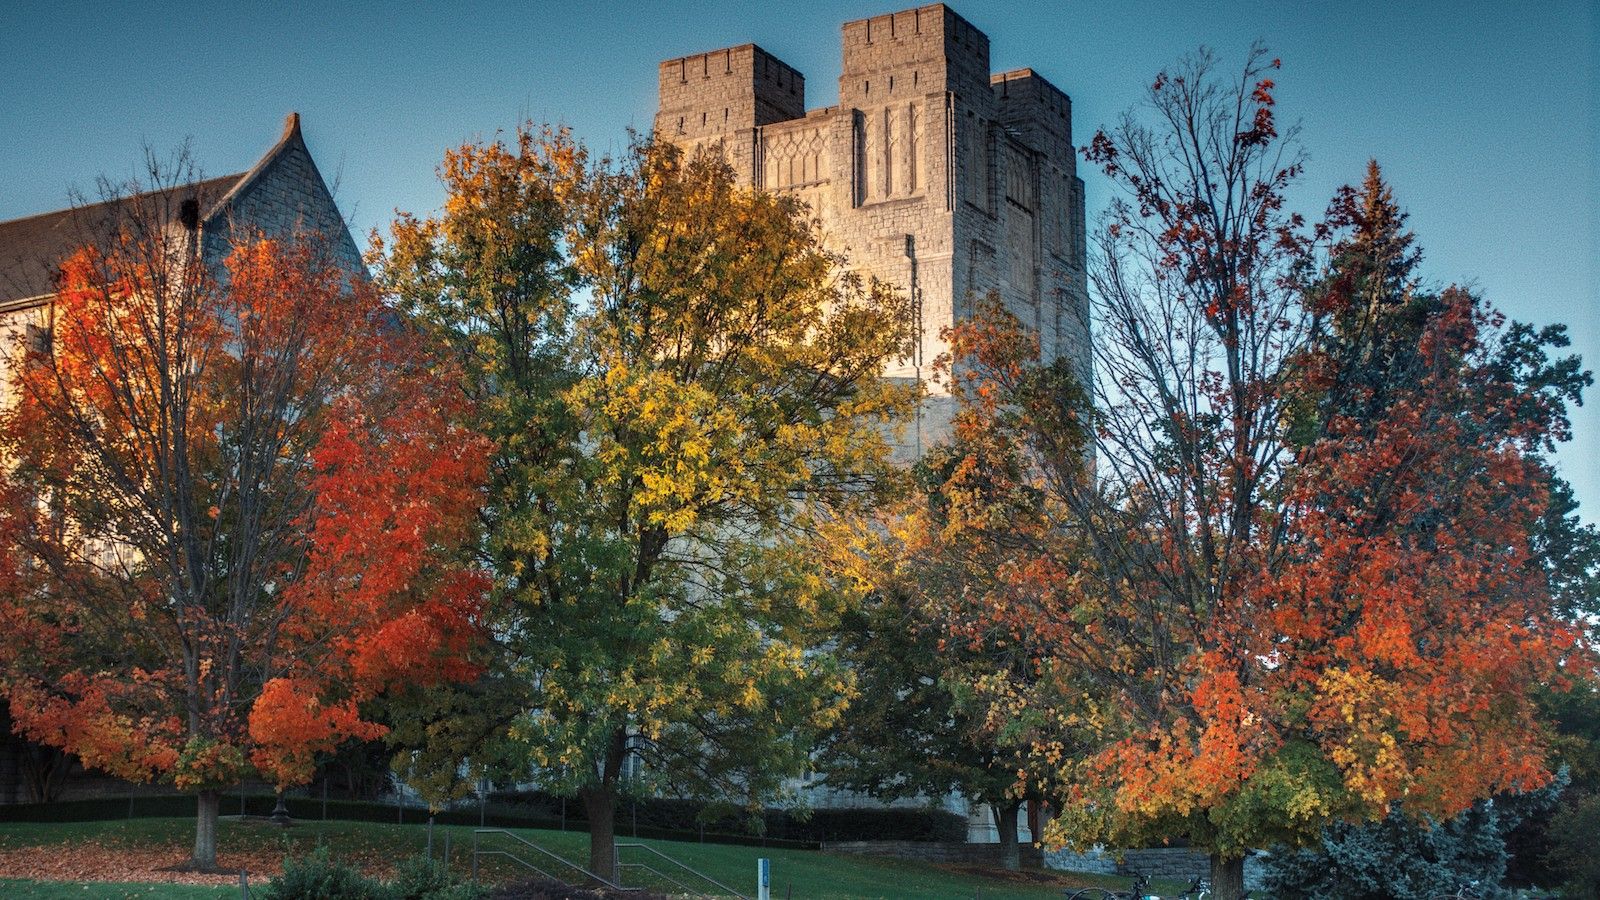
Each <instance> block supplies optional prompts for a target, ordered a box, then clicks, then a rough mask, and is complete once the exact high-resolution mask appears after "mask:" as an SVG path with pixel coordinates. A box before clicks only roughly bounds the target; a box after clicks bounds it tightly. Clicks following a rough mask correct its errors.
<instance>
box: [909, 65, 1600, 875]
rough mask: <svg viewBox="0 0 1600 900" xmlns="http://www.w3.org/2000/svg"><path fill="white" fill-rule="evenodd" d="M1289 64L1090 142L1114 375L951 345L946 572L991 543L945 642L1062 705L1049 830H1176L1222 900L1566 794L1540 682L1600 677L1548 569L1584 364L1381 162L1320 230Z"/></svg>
mask: <svg viewBox="0 0 1600 900" xmlns="http://www.w3.org/2000/svg"><path fill="white" fill-rule="evenodd" d="M1275 67H1276V63H1275V61H1272V62H1269V61H1268V59H1267V57H1265V56H1264V55H1262V54H1261V53H1260V52H1259V51H1258V52H1257V53H1255V54H1253V55H1252V57H1251V58H1250V60H1249V62H1248V63H1247V65H1246V67H1245V69H1244V71H1243V73H1242V77H1238V78H1236V79H1223V78H1220V77H1219V76H1218V75H1217V73H1216V72H1215V71H1214V68H1213V64H1212V61H1211V59H1210V57H1209V56H1206V55H1204V54H1202V55H1201V56H1200V57H1197V58H1195V59H1193V60H1191V61H1190V63H1188V64H1186V65H1185V66H1183V67H1182V68H1181V69H1179V70H1178V71H1176V72H1174V73H1172V74H1170V75H1162V76H1160V77H1159V78H1158V79H1157V80H1156V81H1155V83H1154V85H1153V86H1152V88H1151V90H1150V111H1152V112H1154V113H1155V115H1154V117H1153V120H1152V123H1148V124H1147V122H1146V120H1145V119H1143V118H1141V117H1138V116H1135V115H1130V117H1129V118H1127V119H1125V120H1124V122H1123V123H1122V125H1121V127H1119V128H1117V129H1115V130H1114V131H1111V132H1109V133H1100V134H1097V135H1096V137H1095V139H1094V142H1093V144H1092V145H1091V147H1090V149H1089V150H1088V152H1087V156H1088V157H1089V159H1090V160H1091V161H1093V162H1096V163H1098V164H1100V165H1101V166H1102V167H1103V169H1104V170H1105V171H1106V173H1107V174H1108V176H1109V177H1110V178H1111V179H1112V180H1113V182H1114V183H1115V184H1117V185H1118V186H1119V187H1120V188H1122V189H1123V190H1124V191H1125V195H1124V199H1122V200H1120V201H1118V202H1117V203H1116V204H1115V205H1114V206H1113V209H1112V210H1111V213H1110V216H1109V221H1108V223H1107V228H1106V229H1105V231H1104V232H1103V234H1102V236H1101V241H1100V260H1099V265H1098V266H1097V269H1096V271H1095V273H1094V274H1095V279H1094V280H1095V288H1096V290H1095V297H1094V302H1095V305H1096V315H1097V319H1096V324H1097V326H1098V329H1099V330H1098V333H1097V335H1096V342H1095V354H1096V355H1095V368H1096V373H1095V374H1096V378H1095V381H1094V383H1093V384H1090V385H1081V384H1078V383H1077V382H1076V380H1075V378H1074V377H1073V373H1072V372H1071V371H1070V370H1069V369H1068V368H1067V367H1066V366H1064V365H1056V366H1049V367H1042V366H1040V365H1038V363H1037V361H1036V359H1035V355H1036V351H1035V350H1034V349H1033V345H1032V343H1031V342H1030V341H1028V340H1026V339H1025V332H1023V331H1022V330H1021V326H1020V325H1019V324H1018V323H1017V322H1015V321H1014V320H1012V319H1010V318H1009V317H1007V316H1005V315H1004V313H1003V312H1002V311H999V310H991V312H990V314H989V315H987V316H982V317H979V318H978V319H977V320H974V321H972V322H968V323H964V324H963V325H961V326H959V327H958V328H957V329H955V331H954V333H953V334H952V337H951V346H952V348H953V350H954V351H955V353H956V354H957V356H958V359H957V360H956V363H957V365H956V366H955V367H954V368H955V372H956V373H957V387H958V397H959V398H960V399H961V400H962V403H963V409H964V412H963V416H964V417H965V418H964V419H963V422H964V423H965V430H964V432H961V433H959V434H958V436H960V435H961V434H964V435H965V438H964V440H965V444H966V446H967V449H966V450H964V451H963V452H964V453H965V454H966V461H965V462H958V464H957V465H954V466H952V467H950V469H949V471H950V476H949V477H948V479H947V480H946V482H945V483H944V484H943V485H940V486H938V488H937V490H938V493H939V495H940V498H941V502H942V503H945V504H947V505H948V506H949V511H948V512H945V513H943V514H942V516H941V521H943V522H946V523H950V524H948V525H946V526H945V534H944V535H942V536H941V538H940V541H939V544H938V546H937V547H934V548H933V550H932V552H938V553H954V554H966V555H968V556H971V555H972V554H974V553H982V554H985V555H986V556H985V558H984V559H983V560H982V564H981V565H978V566H968V567H967V568H968V569H969V570H972V571H979V572H981V573H982V574H983V577H982V578H981V579H979V580H977V581H976V582H974V583H972V584H970V585H968V586H967V588H964V590H963V592H961V593H959V594H953V595H952V599H951V601H950V602H949V603H948V604H947V609H948V611H947V614H946V618H947V623H948V627H949V628H950V630H951V631H952V632H953V633H954V634H955V635H957V636H958V637H961V636H967V637H968V639H969V640H974V641H975V640H979V639H993V637H994V636H997V635H998V636H1002V637H1004V638H1006V639H1009V640H1012V641H1017V642H1020V643H1021V644H1023V645H1024V646H1026V647H1028V648H1029V650H1030V652H1031V654H1032V655H1033V657H1034V658H1035V660H1036V662H1035V665H1033V666H1032V667H1031V668H1026V669H1023V670H1021V671H1022V672H1023V673H1024V674H1025V676H1026V679H1025V680H1024V681H1023V682H1019V683H1013V684H1010V685H1005V684H1002V685H999V686H998V687H997V688H996V691H997V697H998V700H999V702H1001V703H1003V704H1004V703H1015V702H1017V701H1018V699H1019V698H1020V699H1022V700H1025V701H1026V702H1027V703H1028V704H1030V705H1032V706H1034V707H1037V706H1040V705H1044V706H1047V707H1048V709H1047V710H1045V713H1044V714H1040V715H1036V716H1035V721H1036V725H1037V727H1036V728H1035V729H1034V731H1033V732H1032V734H1031V735H1030V737H1029V740H1031V741H1032V742H1033V744H1034V746H1033V752H1032V757H1033V758H1034V759H1035V760H1039V761H1041V763H1040V765H1039V766H1038V770H1039V771H1037V772H1036V773H1034V775H1035V777H1036V778H1037V779H1038V781H1039V782H1040V783H1041V784H1042V785H1044V786H1045V787H1046V788H1047V789H1048V790H1049V791H1050V792H1051V793H1053V794H1054V795H1055V796H1056V797H1057V798H1058V799H1059V800H1060V801H1061V805H1062V809H1061V815H1060V817H1059V818H1058V820H1057V821H1056V823H1055V825H1054V831H1053V834H1054V836H1055V837H1056V838H1057V839H1064V840H1068V841H1071V842H1073V843H1076V844H1080V845H1087V844H1094V843H1105V844H1108V845H1111V846H1117V847H1131V846H1140V845H1145V844H1149V843H1155V842H1162V841H1166V840H1171V839H1179V838H1181V839H1186V840H1187V841H1189V842H1190V844H1191V845H1192V846H1195V847H1197V848H1201V849H1204V850H1206V851H1208V852H1209V853H1210V854H1211V855H1212V873H1213V880H1214V888H1215V891H1216V895H1217V896H1218V897H1219V898H1229V900H1233V898H1237V897H1240V896H1242V893H1243V884H1242V873H1243V865H1242V860H1243V857H1244V855H1245V854H1246V853H1247V851H1248V850H1249V849H1250V848H1253V847H1265V846H1271V845H1275V844H1279V843H1286V844H1290V845H1295V844H1301V843H1306V842H1310V841H1313V840H1315V839H1316V838H1317V837H1318V835H1319V834H1320V831H1321V829H1322V827H1323V826H1324V825H1326V824H1328V823H1331V822H1334V821H1341V820H1342V821H1367V820H1374V819H1380V818H1382V817H1383V816H1384V815H1386V814H1387V813H1388V811H1389V810H1390V809H1391V808H1393V807H1395V806H1396V805H1397V804H1398V805H1399V807H1400V808H1401V809H1403V810H1404V811H1405V812H1406V813H1408V814H1411V815H1415V816H1421V815H1424V814H1426V815H1431V816H1434V817H1436V818H1442V817H1448V816H1451V815H1454V814H1456V813H1458V812H1461V811H1462V810H1464V809H1465V808H1467V806H1469V805H1470V804H1471V803H1472V802H1473V801H1474V800H1477V799H1480V798H1483V797H1486V796H1490V795H1493V794H1495V793H1498V792H1505V791H1515V790H1527V789H1530V788H1533V787H1536V786H1538V785H1540V784H1542V783H1543V782H1544V781H1545V780H1547V779H1548V777H1549V773H1548V771H1547V767H1546V763H1545V752H1544V750H1545V748H1544V743H1543V739H1542V729H1541V728H1540V727H1539V724H1538V721H1537V718H1536V712H1537V709H1536V704H1535V697H1536V694H1537V693H1538V691H1539V690H1540V689H1541V687H1542V686H1557V687H1559V686H1560V684H1561V683H1562V681H1563V678H1564V677H1565V673H1566V672H1567V671H1570V670H1571V669H1572V668H1574V667H1573V666H1572V662H1573V660H1574V659H1580V660H1585V661H1586V662H1584V664H1583V665H1579V666H1577V667H1576V668H1579V669H1584V668H1592V666H1593V661H1592V656H1588V655H1587V650H1586V649H1585V648H1584V646H1583V644H1582V638H1581V635H1580V629H1579V627H1578V626H1577V625H1575V624H1574V623H1572V622H1571V621H1567V620H1565V619H1564V618H1563V617H1562V616H1561V615H1560V614H1559V605H1560V604H1559V603H1558V602H1557V599H1556V597H1555V596H1554V591H1553V585H1552V583H1551V580H1550V577H1551V576H1550V573H1549V569H1548V567H1547V566H1546V565H1545V564H1544V561H1543V560H1541V559H1540V558H1539V553H1538V541H1539V535H1540V533H1541V529H1542V528H1543V525H1542V520H1543V519H1544V515H1545V510H1546V505H1547V499H1548V497H1547V494H1548V485H1549V484H1550V471H1549V467H1548V463H1547V461H1546V459H1545V455H1546V454H1547V453H1548V451H1549V450H1550V449H1551V448H1552V447H1553V445H1554V443H1555V442H1557V441H1559V440H1561V439H1562V438H1563V437H1564V436H1565V434H1566V431H1567V423H1566V419H1565V409H1566V406H1567V405H1568V404H1569V403H1573V402H1577V401H1578V399H1579V396H1580V391H1581V389H1582V387H1584V386H1585V385H1586V384H1587V383H1588V382H1589V376H1588V375H1587V373H1584V372H1582V371H1581V369H1580V368H1579V367H1578V363H1577V361H1576V360H1575V359H1573V358H1552V357H1551V355H1550V353H1549V351H1550V350H1551V349H1552V348H1558V347H1560V346H1562V345H1563V343H1564V342H1563V340H1562V335H1561V332H1560V329H1559V327H1554V328H1549V329H1544V330H1534V329H1532V328H1529V327H1528V326H1523V325H1517V324H1507V323H1505V322H1504V321H1503V320H1502V319H1501V318H1500V317H1499V316H1497V315H1495V314H1494V313H1492V312H1491V311H1489V310H1488V309H1487V307H1485V306H1484V305H1483V304H1482V303H1481V302H1480V301H1478V300H1477V299H1475V298H1474V297H1473V296H1471V295H1470V294H1469V293H1467V292H1465V291H1462V290H1458V289H1450V290H1445V291H1442V292H1428V291H1424V290H1421V289H1419V288H1418V287H1417V285H1416V274H1415V266H1416V263H1417V254H1416V252H1415V251H1414V250H1411V249H1410V247H1409V245H1410V236H1409V234H1407V233H1405V232H1404V230H1403V227H1402V225H1403V222H1404V216H1403V214H1401V213H1400V211H1399V209H1398V207H1396V206H1395V205H1394V203H1393V201H1392V197H1391V196H1390V192H1389V189H1388V187H1387V186H1386V185H1385V184H1384V183H1383V182H1382V179H1381V177H1380V176H1379V174H1378V173H1377V171H1376V169H1374V170H1373V171H1372V172H1371V173H1370V175H1369V179H1368V181H1367V183H1366V185H1365V186H1364V187H1363V188H1361V189H1351V190H1347V191H1344V192H1342V193H1341V194H1340V196H1339V198H1338V199H1337V200H1336V202H1335V204H1334V208H1333V210H1332V214H1331V215H1330V217H1329V219H1328V220H1327V223H1326V224H1325V225H1324V226H1323V227H1321V228H1319V229H1316V230H1310V229H1305V228H1304V227H1303V226H1302V223H1301V221H1300V220H1299V218H1298V217H1296V216H1294V215H1293V214H1291V213H1290V212H1288V211H1287V210H1286V208H1285V205H1284V199H1283V192H1284V189H1285V187H1286V186H1287V185H1288V184H1289V182H1290V181H1291V180H1292V179H1293V177H1294V176H1295V174H1296V172H1297V171H1298V162H1297V157H1296V156H1295V153H1294V150H1293V149H1292V147H1288V148H1286V147H1285V146H1284V145H1283V143H1282V141H1281V138H1280V135H1279V132H1278V128H1277V125H1276V124H1275V118H1274V108H1273V106H1274V100H1273V84H1272V80H1271V78H1270V77H1269V76H1270V74H1271V69H1273V68H1275ZM1319 239H1321V240H1319ZM1324 248H1325V249H1326V250H1327V254H1326V256H1325V257H1323V256H1319V255H1318V254H1317V253H1316V252H1315V251H1317V250H1319V249H1324ZM968 420H970V421H968ZM958 447H959V444H958ZM997 450H998V452H997ZM1012 457H1015V458H1016V459H1017V460H1018V462H1017V463H1015V464H1012V465H1007V466H997V465H995V464H993V462H992V461H993V460H994V459H1008V458H1012ZM952 529H957V530H959V531H965V532H967V534H964V535H961V534H958V533H957V534H952ZM953 538H959V539H953ZM991 573H992V574H991ZM972 588H977V589H976V590H973V589H972ZM1036 712H1037V710H1036Z"/></svg>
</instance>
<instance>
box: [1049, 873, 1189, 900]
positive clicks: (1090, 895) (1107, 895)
mask: <svg viewBox="0 0 1600 900" xmlns="http://www.w3.org/2000/svg"><path fill="white" fill-rule="evenodd" d="M1062 893H1066V891H1062ZM1210 897H1211V882H1209V881H1207V880H1206V879H1204V878H1196V879H1194V880H1193V881H1190V882H1189V886H1188V887H1186V888H1184V889H1183V892H1182V893H1180V894H1178V895H1177V896H1176V897H1175V898H1174V900H1209V898H1210ZM1069 898H1070V900H1160V896H1159V895H1158V894H1154V893H1151V891H1150V876H1148V875H1143V874H1140V873H1138V872H1135V873H1133V884H1131V885H1129V886H1128V889H1127V890H1125V891H1113V890H1107V889H1106V888H1083V889H1081V890H1079V891H1077V892H1076V893H1073V894H1070V895H1069Z"/></svg>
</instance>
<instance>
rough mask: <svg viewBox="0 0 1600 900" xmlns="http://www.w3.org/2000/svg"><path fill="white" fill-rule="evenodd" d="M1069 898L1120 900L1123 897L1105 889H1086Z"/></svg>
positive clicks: (1077, 899)
mask: <svg viewBox="0 0 1600 900" xmlns="http://www.w3.org/2000/svg"><path fill="white" fill-rule="evenodd" d="M1069 897H1070V900H1120V898H1121V897H1122V895H1121V894H1118V893H1116V892H1114V891H1108V890H1106V889H1105V888H1084V889H1083V890H1081V891H1078V892H1077V893H1076V894H1071V895H1069Z"/></svg>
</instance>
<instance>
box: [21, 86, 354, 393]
mask: <svg viewBox="0 0 1600 900" xmlns="http://www.w3.org/2000/svg"><path fill="white" fill-rule="evenodd" d="M130 199H131V200H132V201H144V202H145V203H146V204H148V205H151V206H153V207H160V206H161V205H163V204H164V205H166V206H168V207H170V208H169V209H160V208H157V209H156V212H157V213H158V214H159V215H161V216H162V217H164V218H166V219H168V220H170V221H171V223H172V224H171V227H193V228H195V229H196V230H197V231H198V232H199V244H200V248H201V256H202V259H204V261H205V262H206V264H207V265H210V266H218V265H220V264H221V262H222V260H223V259H224V258H225V257H226V256H227V255H228V251H229V248H230V247H231V246H232V239H233V235H234V232H235V230H236V229H239V228H246V229H249V230H251V231H256V230H259V231H260V232H262V233H265V234H268V235H281V236H287V235H293V234H310V233H317V234H320V235H322V236H324V237H326V238H327V239H328V240H329V244H330V249H331V250H332V252H333V253H334V254H335V255H336V256H337V258H338V259H339V260H340V262H341V263H343V264H344V265H345V266H347V267H349V268H350V270H351V271H364V269H363V268H362V262H361V252H360V250H358V249H357V248H356V243H355V240H354V239H353V238H352V237H351V236H350V230H349V228H347V227H346V226H345V222H344V217H343V216H341V215H340V213H339V207H338V206H337V205H336V204H335V203H334V202H333V195H332V193H330V192H329V190H328V185H327V183H326V182H324V181H323V179H322V173H321V172H319V171H318V170H317V164H316V163H315V162H313V161H312V159H311V152H310V151H309V150H307V149H306V142H305V138H304V137H303V136H302V135H301V133H300V116H299V114H298V113H290V114H289V117H288V119H287V120H286V121H285V122H284V126H283V133H282V135H281V136H280V137H279V138H278V141H277V143H275V144H274V145H273V146H272V148H271V149H270V150H268V151H267V153H266V155H264V156H262V157H261V159H260V160H259V161H258V162H257V163H256V164H255V165H254V166H252V167H250V168H249V169H248V170H246V171H243V172H237V173H234V174H232V175H224V176H222V177H220V178H208V179H205V180H203V181H198V182H195V183H193V184H184V185H178V186H176V187H175V188H174V189H173V190H172V191H168V192H164V193H163V192H152V193H151V194H145V195H141V196H140V197H138V198H129V199H121V200H111V201H106V202H100V203H92V204H86V205H81V206H75V207H73V208H71V209H63V210H58V211H55V212H47V213H41V214H39V215H34V216H28V217H26V218H22V219H13V220H11V221H8V222H0V340H3V341H4V345H3V347H0V350H4V351H6V352H7V353H8V352H9V350H10V348H11V347H12V346H13V343H14V341H13V340H6V338H12V337H14V336H15V335H16V334H17V332H18V331H19V330H21V329H25V328H30V327H31V328H33V329H34V333H35V334H39V335H43V334H44V330H47V329H48V327H49V313H50V300H51V298H52V297H53V296H54V294H55V289H56V288H55V280H56V276H57V271H58V267H59V266H60V264H61V263H62V261H63V260H65V259H66V257H67V256H68V255H70V254H71V253H72V252H73V251H75V250H77V249H78V248H79V247H82V246H84V245H86V244H92V243H95V242H97V241H101V240H104V239H105V238H106V237H107V236H109V234H110V233H112V232H114V231H115V230H116V228H117V227H118V222H119V219H120V218H121V217H123V216H125V215H126V214H127V209H126V208H125V207H126V206H127V205H129V204H130ZM7 381H8V382H9V379H7Z"/></svg>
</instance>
